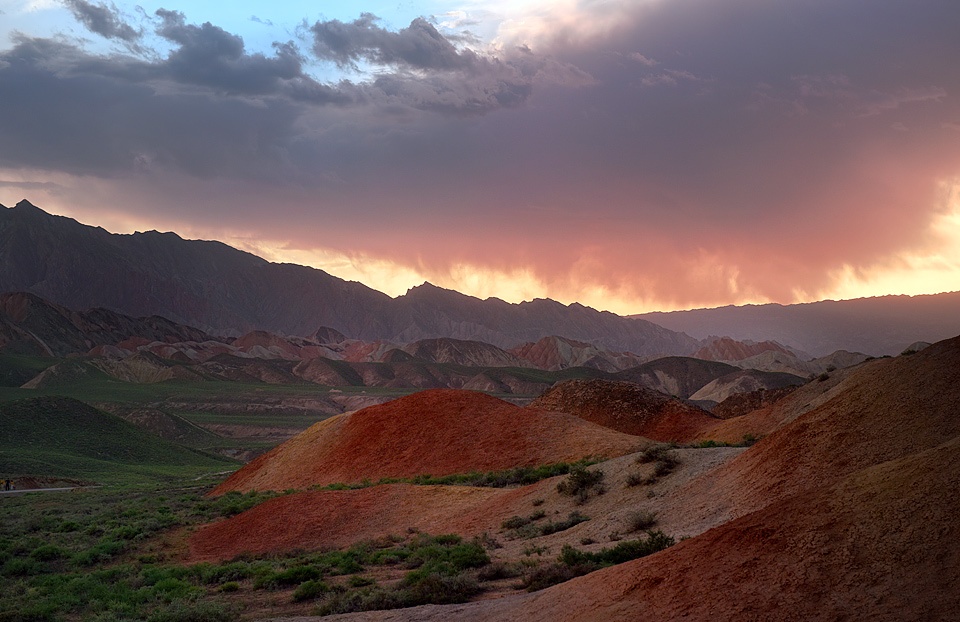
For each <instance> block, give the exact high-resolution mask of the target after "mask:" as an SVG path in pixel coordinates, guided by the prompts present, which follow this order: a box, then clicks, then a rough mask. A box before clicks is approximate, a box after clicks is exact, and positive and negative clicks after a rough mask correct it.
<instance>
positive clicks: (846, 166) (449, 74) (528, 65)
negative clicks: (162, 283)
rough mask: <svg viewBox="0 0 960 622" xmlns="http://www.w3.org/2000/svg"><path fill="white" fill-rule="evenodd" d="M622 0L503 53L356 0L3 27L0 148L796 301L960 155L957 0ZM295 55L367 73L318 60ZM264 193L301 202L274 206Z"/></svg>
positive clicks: (455, 252) (362, 233) (606, 270)
mask: <svg viewBox="0 0 960 622" xmlns="http://www.w3.org/2000/svg"><path fill="white" fill-rule="evenodd" d="M639 4H640V5H642V6H638V7H635V10H634V11H633V12H632V13H631V12H630V11H625V12H624V13H623V14H624V18H623V19H622V20H620V21H618V23H617V24H616V25H615V26H614V27H613V28H612V30H609V31H605V32H604V33H603V34H602V36H596V37H593V38H590V37H572V36H560V35H558V36H557V37H556V38H555V39H554V40H552V41H550V42H549V43H548V44H544V43H543V42H542V40H541V43H539V44H536V43H534V42H531V47H528V48H519V49H518V48H506V51H504V52H502V53H501V54H500V55H499V56H498V57H493V56H489V55H484V54H480V53H478V52H473V51H470V50H468V49H466V48H464V47H463V41H462V40H461V39H459V38H457V37H451V36H448V35H446V34H445V33H443V32H441V31H440V30H438V29H437V28H436V27H435V26H434V25H433V24H432V23H431V22H429V21H428V20H414V21H413V22H412V23H411V24H410V25H409V26H408V27H406V28H402V29H400V30H397V31H390V30H387V29H385V28H383V27H382V26H381V25H380V23H379V22H378V21H377V20H376V19H375V18H374V17H373V16H372V15H368V14H363V15H361V17H360V18H358V19H357V20H354V21H352V22H340V21H336V20H330V21H324V22H316V23H315V24H314V25H313V26H312V27H310V29H309V34H310V44H311V47H310V48H309V49H307V48H301V49H298V48H296V47H295V44H290V43H284V44H280V45H278V46H277V47H276V49H275V51H274V53H273V54H272V55H264V54H254V53H249V52H248V51H247V50H246V49H245V47H244V44H243V41H242V40H241V39H240V38H239V37H238V36H236V35H234V34H232V33H229V32H226V31H224V30H223V29H221V28H219V27H217V26H215V25H212V24H202V25H194V24H189V23H188V22H187V21H186V19H185V18H184V16H183V15H181V14H180V13H177V12H174V11H161V12H159V13H158V15H157V28H158V31H157V32H158V34H159V35H160V36H161V37H163V38H164V41H165V42H167V43H169V44H170V45H171V46H172V47H173V50H172V51H171V52H170V53H169V54H165V55H163V57H162V58H161V57H159V56H157V57H146V56H136V55H129V56H96V55H92V54H89V53H87V52H85V51H84V50H83V49H81V48H80V47H77V46H74V45H70V44H67V43H63V42H62V41H50V40H41V39H31V38H29V37H21V38H20V39H19V40H18V41H17V42H16V45H15V46H14V47H13V48H11V49H9V50H7V51H4V52H0V92H2V93H3V94H4V96H3V97H0V119H2V120H3V121H2V122H0V144H3V145H4V149H2V150H0V165H2V166H4V167H7V168H18V167H19V168H36V169H44V168H46V169H49V170H55V171H67V172H72V173H86V174H93V175H97V176H100V177H104V178H107V177H112V178H114V179H116V178H124V179H126V180H129V181H127V182H126V185H125V188H126V189H127V190H126V192H127V193H128V194H126V195H125V196H128V197H130V198H131V200H130V203H131V204H134V205H142V206H144V207H143V209H144V210H146V209H148V206H149V209H155V207H154V206H156V205H166V203H169V201H168V202H163V201H161V200H160V199H154V198H153V197H155V196H157V195H159V194H160V193H161V192H160V190H162V189H163V188H164V187H165V185H167V186H171V185H172V184H169V183H167V182H168V179H169V178H168V177H167V176H166V175H167V174H171V175H180V176H186V177H189V178H192V179H194V180H214V181H215V180H217V179H226V180H228V182H229V181H232V180H240V179H242V180H244V185H243V188H244V191H243V193H239V192H238V193H237V194H236V195H230V194H229V192H230V191H229V183H228V182H225V183H226V185H227V190H226V194H225V195H224V197H223V198H221V199H217V200H213V199H210V200H209V203H208V204H209V206H210V207H209V210H208V213H205V214H204V216H203V217H204V218H207V219H209V221H210V222H216V221H217V220H218V219H223V218H224V217H225V215H226V214H227V213H229V214H231V215H232V214H234V213H238V212H242V211H243V209H246V210H247V211H246V212H243V213H244V214H246V215H245V216H244V218H245V220H244V221H243V222H240V221H239V220H237V226H238V227H240V226H246V227H247V228H248V229H250V230H260V229H261V228H270V230H271V232H272V233H271V234H272V235H275V236H277V235H284V233H283V230H284V227H288V229H287V230H286V231H287V233H286V235H289V236H290V237H291V238H298V240H299V241H298V243H299V244H300V245H302V246H308V245H309V244H311V243H316V244H323V245H326V246H328V247H330V246H332V247H337V248H341V249H343V250H344V251H357V252H366V253H368V254H371V255H378V256H382V257H387V258H390V259H393V260H396V261H401V262H404V263H405V264H407V265H411V266H429V267H431V268H435V269H437V270H441V269H442V268H443V266H444V265H450V263H451V262H456V261H459V262H461V263H470V264H481V265H496V266H498V267H503V266H507V267H509V266H521V267H524V268H525V269H526V268H528V269H529V270H530V271H531V273H533V274H536V275H537V277H538V278H541V279H543V280H544V281H547V282H551V283H554V284H563V283H565V282H570V281H571V278H572V277H571V276H570V275H571V274H573V273H577V274H578V275H579V276H578V278H580V279H582V280H584V281H588V282H590V283H593V284H596V285H603V286H608V287H611V288H614V289H616V288H620V289H622V290H623V291H631V292H634V293H636V292H640V294H643V295H648V296H651V297H656V298H658V299H661V300H673V301H676V302H678V303H680V304H686V305H695V304H712V303H723V302H729V301H731V300H734V299H735V298H734V297H735V296H737V295H744V294H743V292H751V293H759V294H758V295H763V296H767V297H770V298H773V299H777V300H783V301H789V300H790V297H791V295H792V291H793V289H794V288H799V289H803V290H806V291H816V289H817V288H818V287H820V286H823V284H824V283H826V282H827V280H828V277H827V276H826V275H828V273H829V272H830V271H831V270H836V269H838V268H839V267H842V266H853V267H854V268H858V267H861V266H870V265H874V264H876V263H877V262H878V261H882V260H883V259H884V257H889V256H890V255H891V254H892V253H895V252H897V251H898V250H903V249H909V248H914V247H917V246H918V245H920V244H922V243H923V241H924V239H925V237H924V236H926V235H927V234H928V232H929V228H928V225H929V223H930V222H931V220H932V219H933V218H934V217H935V216H936V214H937V211H936V210H937V209H942V206H940V208H938V206H937V196H938V192H940V189H939V186H938V184H940V183H942V182H944V180H950V179H956V178H957V177H958V176H960V141H958V140H957V136H958V133H957V131H956V129H955V128H957V127H960V99H958V94H960V69H958V67H957V64H956V62H955V59H957V58H960V38H958V37H956V33H955V32H954V30H955V24H957V23H958V21H960V5H957V3H954V2H944V1H942V0H890V1H888V2H883V3H878V2H875V1H874V0H847V1H845V2H836V1H835V0H829V1H828V0H797V1H792V2H768V3H764V2H755V1H753V0H725V1H724V2H717V1H715V0H672V1H671V2H657V3H639ZM631 6H633V5H631ZM307 59H310V60H311V61H316V60H321V61H326V62H330V63H334V64H338V65H340V66H341V67H354V66H355V67H357V68H358V69H365V70H370V69H371V67H372V68H373V71H372V73H373V77H372V78H369V79H368V78H364V77H363V76H362V75H359V76H358V77H354V78H353V79H352V80H349V81H348V80H343V81H341V82H336V83H322V82H319V81H317V80H314V79H313V78H312V77H311V76H310V75H308V71H307V69H305V68H306V67H309V63H308V62H306V60H307ZM181 178H182V177H181ZM140 180H149V184H148V183H147V182H146V181H140ZM138 184H142V187H144V188H148V187H149V191H147V190H144V194H143V197H142V200H139V199H137V200H134V198H133V193H134V189H135V188H136V187H140V186H138ZM197 184H198V185H192V184H182V186H178V188H179V187H183V188H190V191H191V192H196V189H197V188H199V187H200V185H199V184H200V182H199V181H198V182H197ZM203 187H207V188H217V189H218V190H219V189H220V188H221V187H220V186H215V184H214V183H213V181H211V184H210V185H208V186H203ZM177 191H178V190H176V189H171V190H170V191H169V192H171V193H176V192H177ZM183 192H186V190H184V191H183ZM210 193H211V196H212V194H213V191H212V190H211V191H210ZM181 199H183V200H181V201H176V202H175V203H177V204H183V205H189V201H188V199H189V197H188V196H187V197H181ZM267 201H269V202H270V203H271V205H277V206H282V205H284V204H290V205H294V204H295V205H296V206H297V207H296V209H291V210H290V211H289V212H282V207H277V208H276V209H277V212H278V213H281V212H282V213H283V214H284V218H279V217H277V218H271V220H270V222H269V223H267V222H264V221H260V220H258V216H257V210H256V209H255V208H256V206H257V205H262V204H263V203H264V202H267ZM241 206H247V207H246V208H243V207H241ZM163 209H168V210H173V209H178V208H177V207H176V206H173V207H166V206H165V207H163ZM183 209H184V210H185V211H184V213H183V217H184V218H186V217H187V212H186V209H187V208H186V207H184V208H183ZM287 223H289V224H287ZM370 223H375V224H376V225H377V227H379V226H382V227H383V228H382V229H377V227H373V226H370ZM373 229H376V230H373ZM464 231H468V232H470V233H471V236H474V237H472V238H471V241H470V242H469V243H467V242H464V235H463V232H464ZM312 232H316V233H312ZM327 232H330V233H327ZM323 236H326V237H323ZM318 237H323V239H318ZM394 238H397V239H401V238H402V240H403V241H402V243H401V242H397V243H396V244H391V242H390V240H391V239H394ZM713 267H715V268H716V269H715V270H714V269H713ZM640 294H638V295H640Z"/></svg>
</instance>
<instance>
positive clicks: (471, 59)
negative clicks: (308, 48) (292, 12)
mask: <svg viewBox="0 0 960 622" xmlns="http://www.w3.org/2000/svg"><path fill="white" fill-rule="evenodd" d="M377 21H378V18H377V16H376V15H373V14H371V13H363V14H362V15H361V16H360V17H359V18H357V19H356V20H354V21H352V22H348V23H344V22H341V21H340V20H336V19H334V20H330V21H326V22H317V23H316V24H314V25H313V26H312V27H311V28H310V30H311V31H312V32H313V35H314V43H313V52H314V54H316V55H317V57H318V58H321V59H324V60H330V61H333V62H335V63H337V65H339V66H341V67H355V66H356V63H357V61H360V60H364V61H367V62H370V63H374V64H377V65H404V66H407V67H412V68H418V69H444V70H465V69H470V68H472V67H474V66H476V65H478V64H480V63H481V62H482V61H481V59H480V58H479V57H478V56H477V55H476V53H474V52H473V51H471V50H463V51H458V50H457V49H456V48H455V47H454V46H453V44H452V43H450V41H449V40H448V39H447V38H446V37H445V36H443V35H442V34H440V32H439V31H438V30H437V29H436V28H435V27H434V26H433V25H432V24H431V23H430V22H428V21H427V20H425V19H424V18H422V17H420V18H417V19H415V20H413V21H412V22H410V25H409V26H408V27H406V28H403V29H401V30H399V31H398V32H390V31H389V30H385V29H383V28H380V27H379V26H377V25H376V23H377Z"/></svg>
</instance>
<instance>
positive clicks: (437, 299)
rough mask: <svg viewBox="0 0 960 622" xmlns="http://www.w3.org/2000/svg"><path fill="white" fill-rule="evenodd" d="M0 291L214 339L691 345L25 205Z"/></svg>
mask: <svg viewBox="0 0 960 622" xmlns="http://www.w3.org/2000/svg"><path fill="white" fill-rule="evenodd" d="M3 291H7V292H9V291H25V292H30V293H33V294H36V295H38V296H41V297H43V298H45V299H47V300H50V301H53V302H54V303H56V304H59V305H62V306H65V307H69V308H74V309H88V308H91V307H104V308H108V309H113V310H115V311H117V312H120V313H124V314H127V315H131V316H137V317H139V316H150V315H161V316H163V317H167V318H170V319H171V320H173V321H175V322H179V323H183V324H190V325H192V326H199V327H201V328H203V329H204V330H206V331H207V332H211V333H217V334H230V335H238V334H242V333H247V332H249V331H251V330H266V331H269V332H273V333H278V334H286V335H309V334H311V333H312V332H314V331H316V330H317V328H318V327H320V326H326V327H330V328H332V329H334V330H336V331H339V332H340V333H343V334H344V335H346V336H347V337H351V338H356V339H363V340H366V341H372V340H376V339H386V340H389V341H394V342H397V343H410V342H414V341H417V340H420V339H435V338H439V337H452V338H455V339H462V340H474V341H483V342H485V343H489V344H493V345H495V346H498V347H501V348H510V347H513V346H516V345H518V344H522V343H526V342H535V341H537V340H539V339H541V338H542V337H546V336H549V335H564V336H566V337H568V338H570V339H576V340H580V341H585V342H589V343H595V344H600V345H603V346H604V347H606V348H609V349H611V350H614V351H630V352H633V353H635V354H638V355H652V354H687V353H690V352H693V351H694V350H696V349H697V347H698V343H697V341H696V340H694V339H692V338H690V337H688V336H686V335H683V334H680V333H676V332H673V331H670V330H666V329H663V328H661V327H659V326H656V325H654V324H652V323H650V322H647V321H646V320H632V319H627V318H623V317H620V316H617V315H614V314H612V313H607V312H600V311H596V310H594V309H590V308H588V307H584V306H582V305H579V304H572V305H562V304H560V303H558V302H555V301H552V300H534V301H531V302H525V303H521V304H510V303H507V302H504V301H502V300H498V299H495V298H490V299H487V300H479V299H477V298H472V297H470V296H465V295H463V294H459V293H457V292H453V291H450V290H444V289H441V288H439V287H435V286H433V285H430V284H424V285H421V286H419V287H415V288H413V289H411V290H410V291H408V292H407V293H406V294H405V295H403V296H400V297H398V298H395V299H394V298H390V297H389V296H387V295H385V294H382V293H380V292H377V291H375V290H373V289H370V288H369V287H366V286H364V285H361V284H359V283H355V282H348V281H344V280H342V279H338V278H336V277H334V276H331V275H329V274H327V273H325V272H323V271H321V270H316V269H314V268H308V267H304V266H297V265H293V264H276V263H270V262H267V261H265V260H263V259H261V258H259V257H256V256H254V255H251V254H250V253H245V252H242V251H239V250H236V249H234V248H231V247H229V246H227V245H225V244H222V243H220V242H207V241H198V240H184V239H182V238H180V237H179V236H177V235H176V234H174V233H158V232H156V231H148V232H145V233H134V234H132V235H116V234H111V233H108V232H107V231H105V230H104V229H101V228H95V227H89V226H86V225H82V224H80V223H78V222H76V221H75V220H72V219H70V218H64V217H60V216H51V215H50V214H47V213H46V212H44V211H43V210H41V209H39V208H37V207H35V206H33V205H31V204H30V203H29V202H27V201H21V202H20V203H18V204H17V205H16V207H13V208H3V209H0V292H3Z"/></svg>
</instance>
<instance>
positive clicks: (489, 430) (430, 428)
mask: <svg viewBox="0 0 960 622" xmlns="http://www.w3.org/2000/svg"><path fill="white" fill-rule="evenodd" d="M640 444H642V441H641V440H640V439H638V438H636V437H635V436H630V435H627V434H622V433H619V432H615V431H613V430H610V429H607V428H604V427H601V426H598V425H595V424H592V423H589V422H587V421H584V420H583V419H580V418H578V417H574V416H572V415H566V414H561V413H552V412H545V411H542V410H537V409H529V408H520V407H518V406H514V405H513V404H510V403H508V402H504V401H503V400H499V399H496V398H494V397H491V396H489V395H485V394H482V393H474V392H472V391H459V390H453V389H438V390H430V391H422V392H420V393H415V394H413V395H409V396H407V397H402V398H399V399H396V400H393V401H391V402H387V403H385V404H380V405H378V406H371V407H369V408H364V409H363V410H359V411H357V412H354V413H347V414H344V415H339V416H336V417H333V418H330V419H327V420H325V421H322V422H320V423H318V424H316V425H314V426H313V427H311V428H310V429H308V430H306V431H305V432H303V433H301V434H300V435H298V436H296V437H295V438H293V439H291V440H289V441H287V442H286V443H284V444H283V445H280V446H279V447H277V448H276V449H274V450H273V451H271V452H269V453H267V454H264V455H263V456H260V457H259V458H258V459H256V460H254V461H253V462H251V463H250V464H248V465H247V466H245V467H244V468H242V469H240V470H239V471H237V472H236V473H235V474H233V475H232V476H231V477H230V478H228V479H227V480H226V481H225V482H224V483H223V484H221V485H220V486H218V487H217V488H216V489H215V490H214V491H213V493H212V494H222V493H225V492H228V491H231V490H240V491H248V490H284V489H288V488H306V487H308V486H312V485H315V484H319V485H326V484H332V483H337V482H360V481H362V480H364V479H370V480H374V481H376V480H379V479H381V478H385V477H396V478H399V477H413V476H416V475H420V474H430V475H449V474H453V473H464V472H469V471H492V470H499V469H506V468H511V467H517V466H525V465H539V464H547V463H555V462H568V461H574V460H578V459H580V458H583V457H586V456H608V457H611V456H618V455H623V454H626V453H629V452H630V451H633V450H636V448H637V447H638V445H640Z"/></svg>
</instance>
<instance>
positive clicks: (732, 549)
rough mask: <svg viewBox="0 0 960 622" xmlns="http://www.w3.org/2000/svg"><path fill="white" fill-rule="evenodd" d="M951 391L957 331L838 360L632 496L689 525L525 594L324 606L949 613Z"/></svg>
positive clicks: (957, 381)
mask: <svg viewBox="0 0 960 622" xmlns="http://www.w3.org/2000/svg"><path fill="white" fill-rule="evenodd" d="M958 403H960V337H958V338H954V339H950V340H947V341H943V342H940V343H937V344H934V345H933V346H930V347H928V348H926V349H924V350H923V351H921V352H918V353H915V354H911V355H906V356H901V357H898V358H896V359H878V360H873V361H868V362H865V363H862V364H860V365H859V366H857V367H854V368H850V369H846V370H842V371H840V372H835V373H833V374H831V376H830V377H828V378H826V379H824V380H822V381H820V380H815V381H813V382H810V383H808V384H807V385H805V386H803V387H800V388H798V389H796V390H795V391H793V392H792V393H791V394H790V395H788V396H787V397H785V398H783V399H781V400H779V401H778V402H776V403H775V404H773V405H772V407H765V408H769V409H770V412H767V413H766V415H765V418H766V420H767V421H772V422H774V423H773V425H775V429H774V430H773V431H772V432H771V433H770V434H769V436H767V437H766V438H764V439H763V440H761V441H759V442H758V443H756V444H755V445H753V446H752V447H750V448H749V449H746V450H745V451H742V453H740V454H739V455H737V456H736V457H733V458H732V459H729V460H728V461H726V462H723V463H722V464H720V465H719V466H717V467H716V468H713V469H712V470H710V471H708V472H706V473H704V474H702V475H699V476H697V477H695V478H693V479H690V480H688V481H686V482H677V483H676V484H675V485H674V486H673V487H671V488H665V489H661V490H659V491H657V492H656V493H655V494H654V495H653V496H652V497H649V498H647V496H644V497H641V498H632V499H631V502H630V503H631V504H632V505H633V507H636V508H640V509H650V508H656V509H657V510H658V511H659V513H660V514H659V517H658V520H659V524H662V525H663V528H664V529H668V530H669V532H670V533H672V534H674V535H675V536H684V535H688V536H691V537H690V538H689V539H688V540H685V541H682V542H680V543H678V544H676V545H675V546H673V547H671V548H668V549H667V550H665V551H661V552H659V553H656V554H654V555H651V556H649V557H646V558H643V559H638V560H634V561H629V562H626V563H624V564H620V565H616V566H612V567H610V568H606V569H603V570H599V571H596V572H594V573H591V574H588V575H586V576H584V577H582V578H579V579H574V580H572V581H569V582H567V583H562V584H560V585H557V586H554V587H551V588H548V589H546V590H544V591H542V592H539V593H535V594H522V595H515V596H509V597H506V598H501V599H494V600H485V601H480V602H474V603H469V604H465V605H452V606H445V607H436V606H434V607H419V608H412V609H407V610H401V611H391V612H370V613H365V614H354V615H353V616H352V617H350V618H339V617H333V618H330V619H333V620H338V619H350V620H391V621H394V622H400V621H410V622H412V621H414V620H417V621H421V622H422V621H431V620H445V621H446V620H453V621H457V620H471V621H474V620H480V621H507V620H550V621H551V622H554V621H560V622H566V621H569V622H573V621H578V622H579V621H581V620H596V621H601V620H611V619H617V620H619V619H647V618H651V619H680V618H685V619H692V620H723V621H727V620H729V621H733V620H744V619H748V620H749V619H756V620H766V619H777V620H780V619H783V620H837V619H856V620H864V619H876V620H906V619H909V620H914V619H929V620H956V619H958V614H957V612H958V611H960V549H957V547H955V546H952V543H953V542H955V541H956V540H957V538H958V537H960V522H958V521H957V520H956V516H957V515H958V512H960V495H958V494H957V491H956V482H957V481H958V480H960V416H958V411H957V408H956V405H957V404H958ZM752 415H753V413H750V414H748V415H744V416H742V417H735V418H733V419H730V420H727V421H723V422H719V423H718V424H717V425H718V427H722V426H727V425H731V424H733V423H734V422H736V421H737V419H743V420H746V421H751V420H752V421H754V422H756V421H758V420H757V419H751V417H752ZM686 451H695V450H686ZM686 456H687V454H684V456H683V457H682V458H679V460H680V463H681V464H683V463H684V462H685V461H686V460H688V458H687V457H686ZM618 460H623V459H615V460H611V461H608V462H607V463H605V467H606V468H607V470H608V471H609V470H611V468H612V467H607V466H606V465H612V464H614V463H616V462H617V461H618ZM618 488H619V487H617V486H615V487H613V488H611V489H610V490H608V492H607V493H606V495H604V498H606V497H608V496H609V495H611V493H615V491H616V490H617V489H618ZM604 502H605V503H606V501H604ZM593 522H594V521H590V522H588V523H584V525H590V524H593ZM571 531H572V532H573V533H571V534H570V536H569V537H568V542H569V541H570V539H573V542H576V540H575V538H577V537H582V536H583V535H584V534H587V533H590V534H591V535H592V534H593V533H595V532H591V531H587V530H585V529H584V530H580V529H577V530H576V531H574V530H571ZM601 533H602V532H601ZM594 538H595V536H594ZM551 544H553V545H556V544H559V542H557V541H552V542H551Z"/></svg>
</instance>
